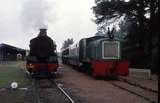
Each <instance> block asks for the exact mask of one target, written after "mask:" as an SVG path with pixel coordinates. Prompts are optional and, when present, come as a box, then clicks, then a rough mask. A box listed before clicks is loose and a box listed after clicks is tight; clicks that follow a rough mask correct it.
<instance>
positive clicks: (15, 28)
mask: <svg viewBox="0 0 160 103" xmlns="http://www.w3.org/2000/svg"><path fill="white" fill-rule="evenodd" d="M93 5H94V0H3V1H1V3H0V15H1V18H0V43H7V44H11V45H13V46H18V47H21V48H24V49H28V48H29V46H28V45H29V40H30V39H31V38H33V37H35V36H37V34H38V28H40V27H43V26H45V27H47V28H48V34H49V36H50V37H51V38H52V39H53V40H54V41H55V42H56V44H57V46H58V48H57V49H58V50H60V48H61V46H62V43H63V41H64V40H65V39H67V38H74V41H75V42H78V41H79V40H80V39H81V38H83V37H88V36H93V35H94V34H95V33H96V25H95V24H94V23H93V22H92V21H91V19H92V18H94V15H93V14H92V10H91V7H92V6H93Z"/></svg>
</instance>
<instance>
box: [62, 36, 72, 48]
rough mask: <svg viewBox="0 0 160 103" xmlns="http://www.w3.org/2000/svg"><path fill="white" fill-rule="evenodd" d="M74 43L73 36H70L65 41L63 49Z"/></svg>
mask: <svg viewBox="0 0 160 103" xmlns="http://www.w3.org/2000/svg"><path fill="white" fill-rule="evenodd" d="M73 43H74V41H73V38H68V39H67V40H65V41H64V42H63V46H62V49H64V48H67V47H69V46H70V45H72V44H73Z"/></svg>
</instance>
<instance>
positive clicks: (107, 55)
mask: <svg viewBox="0 0 160 103" xmlns="http://www.w3.org/2000/svg"><path fill="white" fill-rule="evenodd" d="M119 46H120V44H119V42H118V41H105V42H103V45H102V56H103V58H104V59H119V58H120V50H119V49H120V47H119Z"/></svg>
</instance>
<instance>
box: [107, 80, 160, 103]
mask: <svg viewBox="0 0 160 103" xmlns="http://www.w3.org/2000/svg"><path fill="white" fill-rule="evenodd" d="M109 83H110V84H112V85H113V86H115V87H118V88H120V89H122V90H125V91H127V92H129V93H131V94H134V95H136V96H139V97H141V98H143V99H145V100H147V101H148V102H150V103H158V93H157V92H155V91H152V90H148V89H146V88H142V87H140V86H139V85H135V84H132V83H129V82H126V81H123V80H121V79H120V80H118V81H110V82H109Z"/></svg>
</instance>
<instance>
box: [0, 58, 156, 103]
mask: <svg viewBox="0 0 160 103" xmlns="http://www.w3.org/2000/svg"><path fill="white" fill-rule="evenodd" d="M24 68H25V62H20V61H19V62H7V63H3V64H0V103H13V102H14V103H31V102H33V101H32V94H31V91H30V88H31V79H30V78H29V77H28V76H27V75H26V73H25V72H24ZM126 79H127V80H131V79H132V78H126ZM132 80H133V81H137V80H138V79H136V80H134V79H132ZM13 81H16V82H17V83H18V84H19V88H27V90H26V89H22V90H21V89H17V90H14V89H11V88H10V83H11V82H13ZM55 81H56V82H57V83H59V85H61V86H62V88H64V90H65V91H66V92H67V93H68V94H69V95H70V96H71V97H72V98H73V99H74V100H75V103H150V102H149V101H147V100H145V99H144V98H141V97H139V96H137V95H134V94H132V93H129V92H127V91H125V90H122V89H120V88H118V87H115V86H114V85H112V84H111V83H110V82H112V81H111V80H105V79H95V78H93V77H91V76H89V75H87V74H85V73H82V72H79V71H77V70H76V69H73V68H72V67H71V66H67V65H63V64H60V68H59V69H58V72H57V73H56V78H55ZM137 83H140V82H139V80H138V82H137ZM145 83H146V84H145V85H147V86H148V87H152V89H154V90H155V91H156V90H157V86H156V85H157V81H156V82H155V81H153V82H152V81H151V80H148V81H147V82H145ZM148 84H149V85H148Z"/></svg>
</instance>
